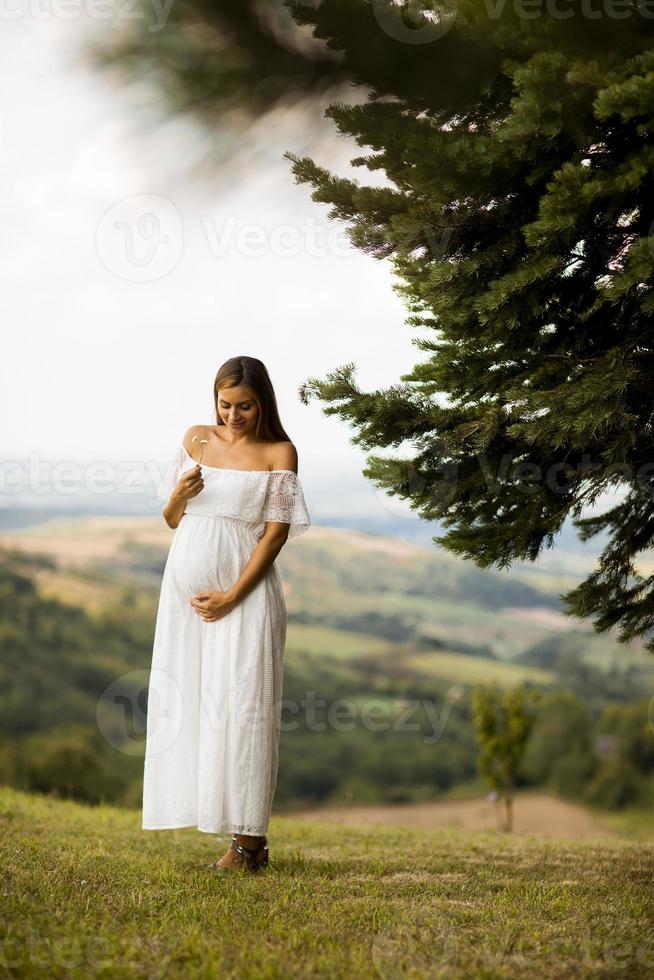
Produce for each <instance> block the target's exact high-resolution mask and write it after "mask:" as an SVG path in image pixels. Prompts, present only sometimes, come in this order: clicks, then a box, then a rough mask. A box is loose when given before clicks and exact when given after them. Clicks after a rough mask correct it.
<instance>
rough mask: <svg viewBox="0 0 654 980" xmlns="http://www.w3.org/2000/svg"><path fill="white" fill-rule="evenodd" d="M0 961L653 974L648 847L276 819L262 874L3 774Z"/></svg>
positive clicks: (136, 819) (174, 974)
mask: <svg viewBox="0 0 654 980" xmlns="http://www.w3.org/2000/svg"><path fill="white" fill-rule="evenodd" d="M0 821H1V824H2V833H1V834H0V840H1V842H2V843H1V847H2V867H3V887H2V892H3V896H2V908H3V913H2V915H3V919H4V920H5V921H6V926H7V928H6V935H5V937H4V940H3V943H2V946H1V947H0V950H1V960H0V975H1V976H6V977H10V976H11V977H36V976H38V977H43V976H47V977H55V978H58V977H66V978H80V980H81V978H84V980H86V978H88V977H111V978H112V980H113V978H120V977H130V978H138V977H143V978H146V977H147V978H152V977H161V978H163V977H166V978H184V980H195V978H209V977H211V978H214V977H220V978H222V977H237V978H255V977H256V978H280V980H281V978H287V977H297V978H303V980H304V978H307V977H319V978H323V977H330V978H332V977H333V978H340V977H343V978H346V977H347V978H350V977H355V978H357V980H358V978H368V977H370V978H382V980H396V978H405V977H406V978H414V977H415V978H417V977H429V978H432V977H436V978H440V977H443V978H452V977H471V978H487V980H490V978H495V977H497V978H500V977H516V978H520V980H523V978H526V977H538V978H540V977H552V978H567V977H570V978H573V977H574V978H580V977H593V978H596V977H606V978H607V980H608V978H611V980H613V978H616V977H625V978H627V977H629V978H639V977H649V976H652V971H653V970H654V939H653V937H652V930H651V923H652V913H653V911H654V910H653V908H652V906H653V904H654V901H653V899H654V895H653V890H652V887H651V882H652V876H653V875H654V845H653V844H651V843H650V844H644V843H640V842H639V843H636V842H634V841H625V840H620V839H616V840H608V841H607V840H604V839H602V840H600V839H596V840H589V841H583V842H572V841H556V840H551V839H546V838H539V837H517V836H515V837H514V836H511V835H507V834H502V833H500V832H499V831H485V832H480V833H474V834H473V833H467V832H464V831H457V830H449V829H448V830H438V831H426V830H422V831H417V830H416V831H406V830H404V829H392V828H383V827H375V828H364V827H355V828H348V829H345V828H342V829H341V828H338V827H335V826H332V825H328V824H327V823H320V824H316V823H312V822H309V821H307V822H305V823H302V822H299V821H297V820H293V819H291V818H285V817H274V818H273V819H272V821H271V824H270V828H269V833H268V838H269V843H270V849H271V863H270V866H269V868H268V869H267V871H265V872H264V873H263V874H261V875H258V876H246V875H236V874H234V873H225V874H224V875H222V876H219V875H216V874H212V873H211V872H209V871H207V870H206V869H205V867H204V865H205V864H206V863H207V862H208V861H210V860H212V859H213V858H215V857H216V856H217V855H218V854H220V853H222V852H223V851H224V850H225V847H226V844H227V842H228V840H229V836H228V835H227V834H225V835H220V837H216V836H214V835H210V834H202V833H199V832H198V831H197V830H196V829H195V828H186V829H184V830H176V831H142V830H141V829H140V811H138V810H132V811H129V810H121V809H118V808H114V807H109V806H102V807H98V808H92V807H85V806H80V805H78V804H75V803H72V802H70V801H62V800H55V799H53V798H48V797H39V796H30V795H29V794H26V793H22V792H20V791H17V790H13V789H9V788H7V787H0Z"/></svg>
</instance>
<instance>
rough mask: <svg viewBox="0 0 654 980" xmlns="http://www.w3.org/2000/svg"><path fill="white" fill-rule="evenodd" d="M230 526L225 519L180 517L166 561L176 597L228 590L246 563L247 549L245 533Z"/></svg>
mask: <svg viewBox="0 0 654 980" xmlns="http://www.w3.org/2000/svg"><path fill="white" fill-rule="evenodd" d="M230 525H232V526H230ZM233 525H234V522H232V521H228V520H227V519H225V518H219V517H199V516H198V515H194V514H184V516H183V517H182V520H181V522H180V525H179V527H178V528H177V531H176V532H175V538H174V540H173V543H172V545H171V548H170V552H169V554H168V561H167V573H168V575H169V576H170V577H171V580H172V582H173V584H174V587H175V588H176V590H177V591H178V593H179V594H180V595H183V596H188V597H190V596H192V595H196V594H197V593H198V592H207V591H219V592H226V591H227V590H228V589H231V587H232V586H233V585H234V583H235V582H236V581H237V579H238V577H239V575H240V572H241V569H242V567H243V566H244V565H245V564H246V563H247V560H248V546H249V533H246V534H244V531H243V530H242V528H239V527H235V526H233Z"/></svg>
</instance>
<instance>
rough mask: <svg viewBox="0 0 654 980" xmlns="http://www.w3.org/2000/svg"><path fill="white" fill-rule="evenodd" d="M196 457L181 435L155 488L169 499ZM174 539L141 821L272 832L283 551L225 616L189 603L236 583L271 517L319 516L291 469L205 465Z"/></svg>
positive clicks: (155, 654)
mask: <svg viewBox="0 0 654 980" xmlns="http://www.w3.org/2000/svg"><path fill="white" fill-rule="evenodd" d="M195 465H196V460H194V459H193V458H192V457H191V456H190V455H189V453H188V452H187V451H186V448H185V447H184V446H183V445H180V446H179V448H178V449H177V451H176V452H175V454H174V457H173V458H172V459H171V460H170V462H169V464H168V466H167V468H166V471H165V473H164V475H163V479H162V480H161V482H160V484H159V486H158V487H157V496H158V497H160V498H161V499H163V500H167V499H168V497H169V496H170V493H171V492H172V490H173V488H174V486H175V484H176V482H177V480H178V478H179V476H180V475H181V474H182V473H183V472H185V471H186V470H187V469H192V468H193V467H194V466H195ZM202 477H203V480H204V487H203V489H202V490H201V491H200V493H199V494H197V495H196V496H195V497H192V498H190V499H189V501H188V502H187V505H186V509H185V511H184V515H183V516H182V518H181V520H180V522H179V524H178V526H177V528H176V529H175V533H174V535H173V539H172V542H171V545H170V550H169V552H168V557H167V559H166V565H165V568H164V573H163V579H162V582H161V591H160V596H159V606H158V610H157V618H156V624H155V633H154V643H153V651H152V663H151V669H150V676H149V683H148V702H147V722H146V743H145V759H144V769H143V814H142V816H143V819H142V829H143V830H164V829H173V828H176V827H197V829H198V830H201V831H204V832H206V833H223V832H228V833H232V834H233V833H238V834H247V835H262V834H265V833H266V832H267V829H268V822H269V819H270V813H271V809H272V803H273V796H274V793H275V786H276V782H277V772H278V759H279V736H280V726H281V708H282V683H283V655H284V646H285V643H286V624H287V611H286V602H285V597H284V591H283V588H282V581H281V577H280V575H279V572H278V569H277V565H276V563H275V562H273V564H272V565H271V567H270V569H269V570H268V572H267V573H266V575H265V576H264V577H263V578H262V579H261V580H260V581H259V582H258V583H257V585H256V586H255V587H254V588H253V589H251V590H250V592H249V593H248V594H247V595H246V596H245V597H244V598H243V599H242V600H241V601H240V602H239V603H238V605H237V606H236V607H235V608H234V609H233V610H232V611H231V612H229V613H228V614H227V615H225V616H223V617H221V618H220V619H217V620H214V621H213V622H206V621H205V620H203V619H202V617H201V616H199V615H198V613H197V612H196V611H195V610H194V609H193V607H192V606H191V604H190V600H191V597H192V596H194V595H196V594H197V593H198V592H204V591H206V590H220V591H227V590H228V589H230V588H231V587H232V586H233V585H234V583H235V582H236V580H237V579H238V577H239V575H240V573H241V571H242V569H243V568H244V567H245V565H246V564H247V562H248V561H249V559H250V556H251V554H252V551H253V550H254V548H255V546H256V544H257V541H258V540H259V538H260V537H261V535H262V534H263V532H264V530H265V525H266V522H267V521H281V522H283V523H287V524H289V525H290V526H289V534H288V537H289V538H292V537H295V536H296V535H298V534H301V533H302V532H303V531H306V530H307V529H308V528H309V526H310V524H311V521H310V518H309V514H308V511H307V507H306V503H305V499H304V494H303V491H302V486H301V484H300V480H299V478H298V476H297V474H296V473H295V472H294V471H293V470H233V469H225V468H222V467H215V466H207V465H205V464H204V463H203V464H202Z"/></svg>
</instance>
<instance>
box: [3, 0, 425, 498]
mask: <svg viewBox="0 0 654 980" xmlns="http://www.w3.org/2000/svg"><path fill="white" fill-rule="evenodd" d="M84 30H85V27H84V25H83V24H79V23H77V22H76V21H75V20H72V21H70V22H62V21H61V19H57V18H55V17H53V16H51V17H50V18H45V19H42V20H39V19H35V18H34V17H31V16H29V14H28V13H27V12H24V13H23V16H21V17H19V18H17V19H15V20H13V21H11V22H10V23H9V24H4V25H3V31H2V34H1V35H0V80H1V81H2V85H3V90H4V91H5V92H11V93H12V97H11V98H10V99H7V100H6V106H5V109H6V111H5V113H4V116H3V120H2V124H1V126H2V130H1V135H2V144H3V148H4V153H3V157H2V160H1V161H0V167H1V168H2V174H1V180H0V194H1V195H2V212H3V220H2V229H1V232H0V268H1V270H2V272H1V274H2V296H3V298H2V304H3V309H4V312H3V324H4V330H5V344H4V351H5V356H4V357H3V359H2V368H1V372H2V374H1V376H0V378H1V382H2V384H1V389H0V399H1V400H2V401H1V407H2V416H3V418H4V419H5V420H8V422H9V424H8V425H6V427H5V431H4V434H3V455H4V460H5V463H6V462H7V460H11V461H12V462H13V463H14V464H18V465H19V466H24V465H25V463H26V461H27V460H28V458H34V459H38V461H39V462H40V463H41V464H42V466H43V467H45V468H47V467H48V466H52V465H54V464H56V463H65V464H73V463H79V462H83V461H85V460H88V461H90V460H94V461H100V460H102V461H106V462H107V463H108V464H109V465H111V464H112V462H114V461H115V460H123V461H125V460H130V461H137V460H139V459H142V460H149V461H163V460H165V459H167V458H169V457H170V456H171V454H172V453H173V451H174V448H175V447H176V446H177V444H178V443H179V441H180V439H181V437H182V435H183V433H184V432H185V430H186V429H187V428H188V427H189V426H190V425H193V424H197V423H209V422H213V421H215V418H214V415H213V402H212V387H213V380H214V377H215V374H216V372H217V370H218V368H219V366H220V365H221V364H222V363H223V361H225V360H226V359H227V358H229V357H232V356H234V355H237V354H248V355H250V356H253V357H258V358H260V359H261V360H262V361H263V362H264V363H265V364H266V366H267V368H268V371H269V374H270V376H271V379H272V382H273V385H274V388H275V392H276V396H277V400H278V404H279V408H280V415H281V417H282V422H283V424H284V427H285V429H286V431H287V432H288V433H289V435H290V437H291V439H292V441H293V442H294V444H295V446H296V448H297V451H298V457H299V473H300V475H301V476H302V477H306V479H307V480H309V481H310V482H311V484H312V485H313V486H315V487H316V488H320V489H321V492H322V490H323V489H324V488H325V486H326V484H329V486H330V487H332V488H340V487H342V486H343V485H344V481H345V483H347V485H348V486H349V487H350V490H351V491H352V492H354V493H355V494H361V493H363V497H359V500H360V502H361V501H362V500H363V499H366V500H367V501H369V500H370V497H371V495H372V497H373V498H375V497H378V496H379V495H378V494H377V492H376V490H374V488H371V487H370V485H369V484H368V483H367V481H365V480H364V479H363V477H361V476H360V470H361V468H362V465H363V464H364V463H365V456H364V454H363V453H362V452H361V451H360V449H359V448H358V447H356V446H354V445H352V443H351V441H350V440H351V436H352V435H353V430H351V429H350V428H349V426H348V425H347V424H346V423H345V422H343V421H342V420H340V419H337V418H335V417H331V418H328V417H327V416H325V415H324V413H323V411H322V409H321V406H320V405H319V404H318V403H316V402H310V403H309V405H303V404H302V403H301V402H300V400H299V397H298V388H299V386H300V385H301V384H302V382H304V381H305V380H307V379H308V378H310V377H318V378H324V377H326V375H327V374H328V372H330V371H333V370H334V369H335V368H337V367H338V366H341V365H343V364H345V363H348V362H351V361H354V362H355V363H356V364H357V366H358V370H357V373H356V380H357V383H358V384H359V385H360V386H361V387H362V388H363V389H364V390H367V389H370V388H373V387H379V386H387V385H389V384H391V383H393V382H395V381H397V380H398V377H399V374H400V373H401V372H406V371H409V370H410V369H411V368H412V366H413V365H414V363H415V362H416V361H417V360H418V359H419V357H420V352H419V351H417V349H416V348H415V347H414V346H412V344H411V337H412V336H417V332H416V331H415V330H411V329H410V328H409V327H407V326H406V325H405V322H404V321H405V318H406V315H407V312H406V310H405V308H404V307H403V305H402V303H401V302H400V300H399V298H398V297H397V296H396V294H395V293H394V292H393V289H392V281H393V276H392V270H391V269H390V266H389V265H388V263H387V262H380V261H379V260H375V259H373V258H371V257H369V256H366V255H363V254H362V253H361V252H359V251H357V250H356V249H355V248H354V247H353V246H352V245H351V244H350V243H349V241H348V239H347V237H346V235H345V233H344V227H345V226H344V225H343V223H341V222H335V221H333V220H329V219H328V218H327V211H328V206H326V205H323V204H316V203H315V202H313V201H311V197H310V194H311V188H310V186H309V185H297V184H295V183H294V178H293V175H292V173H291V171H290V166H291V164H290V162H289V161H287V160H284V159H283V153H284V152H285V151H286V150H290V151H292V152H295V153H298V154H300V155H302V154H309V155H311V156H313V157H314V159H315V160H316V162H318V163H319V164H321V165H325V166H329V167H330V168H331V169H333V170H334V172H338V173H347V174H349V175H354V176H356V177H357V178H358V179H360V180H363V182H367V183H372V182H373V181H372V180H371V179H370V176H371V175H369V174H368V172H367V171H365V172H362V171H361V169H358V170H356V171H355V169H354V168H351V167H349V163H348V161H349V159H350V157H351V156H354V155H356V153H358V152H360V148H359V147H358V146H357V145H356V144H355V143H354V141H349V140H348V141H346V140H345V139H344V138H343V137H342V136H340V135H339V134H337V133H336V131H335V129H334V127H333V124H332V123H331V122H330V121H329V120H324V127H323V128H322V129H320V131H319V133H318V138H317V139H316V138H315V134H313V135H310V137H309V138H307V125H306V117H304V118H303V116H302V114H301V113H289V112H283V113H279V114H278V115H277V117H276V119H275V120H274V126H271V125H270V122H269V121H266V122H265V123H263V124H260V125H257V126H255V128H254V130H253V131H252V132H251V133H250V134H249V137H248V142H247V145H245V146H244V147H243V152H242V153H241V155H240V157H239V158H238V159H236V160H235V161H234V162H233V163H232V164H231V165H230V166H227V167H223V168H222V169H221V170H220V171H219V172H217V173H216V174H215V175H211V174H207V175H206V176H202V177H198V176H197V174H196V173H194V170H193V164H194V162H195V161H196V159H197V158H198V157H201V150H202V140H203V134H202V133H201V132H199V131H197V130H194V129H193V128H192V127H190V126H189V124H188V123H187V122H180V121H179V120H172V121H168V122H165V123H164V124H162V125H155V122H154V120H155V119H156V118H157V117H156V115H155V109H156V110H160V109H161V105H160V104H155V103H154V102H153V105H152V112H150V113H148V101H147V100H148V98H152V99H154V97H155V95H156V93H154V92H153V93H145V94H144V92H136V91H131V90H128V89H124V88H121V87H117V86H115V85H112V84H111V83H110V82H109V81H108V80H107V79H105V78H104V77H103V76H102V75H100V74H99V73H96V72H94V71H93V70H92V69H91V68H90V67H89V65H87V64H85V62H84V56H83V41H84V37H85V34H84ZM325 104H326V103H325ZM314 116H315V110H314ZM271 136H274V142H271ZM14 468H15V467H14ZM52 482H53V488H52V493H53V494H54V495H55V496H56V495H57V490H56V488H55V487H54V482H55V481H52ZM31 489H32V488H31V485H29V486H26V487H25V491H26V494H30V493H31ZM41 497H42V499H43V494H42V495H41ZM14 499H15V494H14ZM389 506H391V507H392V508H393V509H394V510H397V508H398V502H395V503H394V504H392V505H390V504H389ZM399 506H400V509H405V505H404V504H402V503H400V504H399Z"/></svg>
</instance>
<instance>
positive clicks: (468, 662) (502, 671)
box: [407, 650, 555, 685]
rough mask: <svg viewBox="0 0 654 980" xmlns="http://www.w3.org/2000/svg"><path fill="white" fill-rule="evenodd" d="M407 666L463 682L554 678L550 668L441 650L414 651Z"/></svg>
mask: <svg viewBox="0 0 654 980" xmlns="http://www.w3.org/2000/svg"><path fill="white" fill-rule="evenodd" d="M407 666H408V667H409V668H411V669H413V670H415V671H416V673H420V674H427V675H429V676H431V677H442V678H443V679H444V680H449V681H459V682H460V683H462V684H486V683H489V682H491V681H494V680H496V681H497V682H498V683H499V684H506V685H511V684H522V683H524V681H527V680H529V681H533V682H534V683H536V684H552V683H554V681H555V677H554V675H553V674H551V673H550V671H548V670H541V669H540V668H538V667H523V666H520V665H519V664H511V663H503V662H501V661H497V660H488V659H485V658H484V657H467V656H464V655H462V654H460V653H448V652H446V651H441V650H439V651H437V652H436V653H420V654H414V655H413V656H411V657H409V658H408V659H407Z"/></svg>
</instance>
